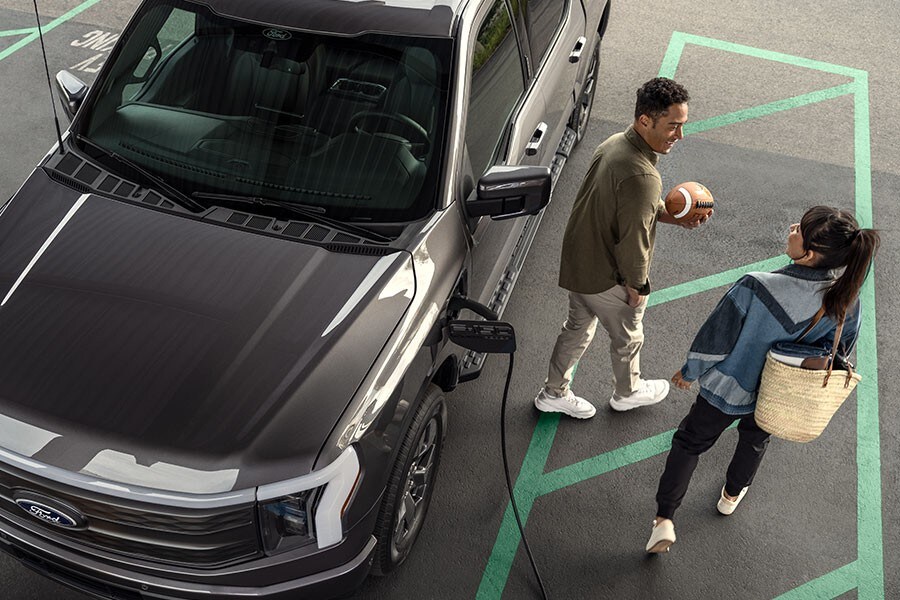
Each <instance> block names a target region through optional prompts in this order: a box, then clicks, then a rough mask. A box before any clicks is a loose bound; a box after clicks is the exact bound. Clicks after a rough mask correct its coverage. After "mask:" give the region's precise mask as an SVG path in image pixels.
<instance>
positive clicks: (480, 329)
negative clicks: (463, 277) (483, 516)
mask: <svg viewBox="0 0 900 600" xmlns="http://www.w3.org/2000/svg"><path fill="white" fill-rule="evenodd" d="M456 303H457V306H463V307H464V308H469V309H471V310H474V311H475V312H476V313H478V314H481V315H482V316H485V312H484V311H487V312H489V313H490V312H491V311H490V309H488V308H487V307H486V306H483V305H480V304H478V303H477V302H474V301H473V300H469V299H458V300H456ZM474 305H477V306H474ZM479 309H483V311H482V310H479ZM495 319H496V317H495ZM447 330H448V336H449V338H450V341H451V342H453V343H454V344H457V345H459V346H462V347H463V348H466V349H467V350H474V351H475V352H488V353H492V354H509V371H508V372H507V374H506V384H505V385H504V387H503V401H502V402H501V404H500V447H501V450H502V453H503V471H504V473H505V475H506V490H507V491H508V492H509V501H510V504H512V509H513V515H514V516H515V518H516V525H518V526H519V533H520V534H521V536H522V545H523V546H525V553H526V554H527V555H528V560H529V561H530V562H531V568H532V569H533V570H534V576H535V577H536V578H537V582H538V585H539V586H540V588H541V596H542V597H543V599H544V600H548V598H549V596H548V595H547V589H546V588H545V587H544V581H543V580H542V579H541V574H540V573H539V572H538V568H537V563H535V561H534V556H533V555H532V554H531V548H530V547H529V546H528V540H527V539H526V537H525V527H524V526H523V525H522V519H521V518H520V517H519V507H518V506H516V497H515V493H514V492H513V485H512V478H511V477H510V475H509V460H508V458H507V456H506V401H507V399H508V398H509V384H510V381H511V380H512V373H513V365H514V364H515V363H514V360H513V358H514V357H515V351H516V332H515V330H514V329H513V326H512V325H510V324H509V323H504V322H502V321H497V320H492V321H463V320H454V321H450V322H449V323H448V324H447Z"/></svg>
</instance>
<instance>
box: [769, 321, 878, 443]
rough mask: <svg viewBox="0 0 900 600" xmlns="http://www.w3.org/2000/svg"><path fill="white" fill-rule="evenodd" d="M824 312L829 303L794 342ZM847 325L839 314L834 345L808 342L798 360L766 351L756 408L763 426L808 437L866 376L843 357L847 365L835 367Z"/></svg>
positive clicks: (816, 433) (787, 434)
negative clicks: (823, 347)
mask: <svg viewBox="0 0 900 600" xmlns="http://www.w3.org/2000/svg"><path fill="white" fill-rule="evenodd" d="M824 314H825V308H824V307H823V308H820V309H819V312H817V313H816V315H815V317H813V321H812V323H810V325H809V326H808V327H807V328H806V330H805V331H804V332H803V333H802V334H801V335H800V337H799V338H797V340H796V342H795V344H794V346H796V344H799V342H800V341H801V340H802V339H803V338H804V337H805V336H806V334H807V333H809V331H810V330H811V329H812V328H813V327H815V325H816V323H818V322H819V319H821V318H822V316H823V315H824ZM843 329H844V320H843V319H841V322H840V323H838V326H837V329H836V331H835V332H834V344H832V346H831V348H830V349H827V350H826V351H823V349H822V348H818V350H819V352H818V353H817V352H816V350H817V348H816V347H814V346H808V347H807V348H809V350H810V352H809V353H808V354H806V356H807V358H805V359H803V360H795V361H792V362H794V363H795V364H786V363H785V362H782V361H781V360H778V358H777V357H778V356H779V354H778V353H777V352H774V351H772V350H770V351H769V352H768V354H767V355H766V364H765V366H764V367H763V371H762V381H761V383H760V386H759V392H758V393H757V399H756V412H755V413H754V417H755V418H756V424H757V425H759V428H760V429H762V430H763V431H767V432H769V433H771V434H772V435H774V436H775V437H779V438H782V439H785V440H789V441H792V442H809V441H812V440H814V439H816V438H817V437H819V435H820V434H821V433H822V431H823V430H824V429H825V426H826V425H828V422H829V421H831V417H832V416H833V415H834V413H835V412H836V411H837V409H838V408H840V407H841V404H843V403H844V400H846V399H847V396H849V395H850V392H852V391H853V390H854V389H855V388H856V384H858V383H859V382H860V380H861V379H862V377H860V375H859V374H857V373H855V372H854V371H853V366H852V365H851V364H850V363H849V362H846V361H843V364H842V365H841V366H843V367H845V368H844V369H834V363H835V361H836V360H840V356H837V357H836V349H837V348H838V344H839V343H840V340H841V333H842V331H843ZM816 354H818V356H816ZM798 362H799V363H800V364H799V365H798V364H796V363H798ZM832 375H834V377H832Z"/></svg>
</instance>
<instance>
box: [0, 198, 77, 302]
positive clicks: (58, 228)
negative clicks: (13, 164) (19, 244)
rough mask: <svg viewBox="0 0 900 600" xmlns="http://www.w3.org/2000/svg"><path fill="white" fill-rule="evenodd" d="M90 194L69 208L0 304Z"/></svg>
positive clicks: (8, 296) (7, 298) (10, 294)
mask: <svg viewBox="0 0 900 600" xmlns="http://www.w3.org/2000/svg"><path fill="white" fill-rule="evenodd" d="M88 196H90V194H82V195H81V197H80V198H79V199H78V201H77V202H75V204H74V205H73V206H72V208H70V209H69V212H67V213H66V216H64V217H63V219H62V221H60V222H59V225H57V226H56V229H54V230H53V232H52V233H51V234H50V237H48V238H47V239H46V240H44V243H43V245H41V247H40V248H39V249H38V251H37V254H35V255H34V256H33V257H32V258H31V262H29V263H28V266H26V267H25V270H24V271H22V274H21V275H19V278H18V279H16V282H15V283H14V284H13V286H12V287H11V288H9V292H7V294H6V298H4V299H3V302H0V306H3V305H4V304H6V301H7V300H9V298H10V296H12V295H13V292H15V291H16V288H18V287H19V284H20V283H22V280H23V279H25V276H26V275H28V272H29V271H31V268H32V267H33V266H34V265H35V263H37V261H38V259H39V258H40V257H41V255H42V254H43V253H44V252H46V251H47V248H49V247H50V244H52V243H53V240H54V239H56V236H58V235H59V232H60V231H62V230H63V227H65V226H66V223H68V222H69V219H71V218H72V217H73V216H75V213H76V212H78V209H79V208H81V205H82V204H84V201H85V200H87V199H88Z"/></svg>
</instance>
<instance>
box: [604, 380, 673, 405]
mask: <svg viewBox="0 0 900 600" xmlns="http://www.w3.org/2000/svg"><path fill="white" fill-rule="evenodd" d="M668 394H669V382H668V381H667V380H665V379H650V380H647V379H642V380H641V387H639V388H638V389H637V391H635V392H632V393H631V394H629V395H628V396H620V395H618V394H613V395H612V398H610V399H609V406H610V407H611V408H612V409H613V410H618V411H624V410H631V409H632V408H637V407H638V406H647V405H648V404H656V403H657V402H660V401H661V400H662V399H663V398H665V397H666V396H667V395H668Z"/></svg>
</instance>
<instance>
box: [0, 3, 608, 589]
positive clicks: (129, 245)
mask: <svg viewBox="0 0 900 600" xmlns="http://www.w3.org/2000/svg"><path fill="white" fill-rule="evenodd" d="M609 11H610V5H609V3H608V2H604V1H602V0H408V1H403V0H385V1H379V2H357V1H353V0H257V1H254V2H247V1H246V0H202V1H199V0H197V1H194V0H145V1H144V2H143V3H142V4H141V5H140V7H139V8H138V9H137V11H136V13H135V14H134V15H133V17H132V18H131V20H130V22H129V23H128V25H127V27H126V28H125V30H124V32H123V34H122V36H121V38H120V39H119V41H118V42H117V44H116V46H115V48H114V49H113V50H112V52H111V55H110V59H109V60H108V61H107V62H106V64H105V65H104V67H103V69H102V70H101V71H100V73H99V74H98V76H97V79H96V81H95V82H93V84H92V85H91V86H87V85H86V84H84V83H83V82H81V81H80V80H78V79H77V78H76V77H75V76H74V75H72V74H70V73H68V72H66V71H63V72H60V73H59V74H58V75H57V77H56V84H57V86H58V89H59V95H60V101H61V103H62V105H63V108H64V110H65V112H66V113H67V114H68V116H69V117H70V119H71V123H70V125H69V127H68V128H67V129H66V131H65V133H64V134H63V135H62V136H61V138H60V140H59V143H57V144H56V145H55V146H54V147H53V148H52V149H51V150H50V151H49V152H48V153H47V155H46V156H45V157H44V158H43V159H42V160H41V161H40V163H39V164H38V165H37V167H36V168H35V170H34V171H33V172H32V173H31V175H30V176H29V177H28V178H27V180H26V181H25V182H24V183H23V184H22V186H21V188H20V189H19V190H18V191H17V192H16V193H15V194H14V195H13V196H12V197H11V198H10V199H9V200H7V201H6V202H5V203H4V204H3V205H2V207H0V332H2V334H0V550H4V551H6V552H8V553H10V554H11V555H12V556H14V557H16V558H17V559H19V560H20V561H22V562H23V563H25V564H26V565H27V566H30V567H32V568H34V569H36V570H38V571H39V572H41V573H43V574H44V575H46V576H48V577H51V578H53V579H55V580H57V581H59V582H60V583H62V584H64V585H67V586H71V587H74V588H77V589H79V590H81V591H83V592H85V593H88V594H90V595H93V596H96V597H101V598H125V599H135V600H137V599H142V598H148V599H149V598H154V599H199V598H204V599H229V598H251V597H252V598H267V599H276V598H277V599H282V598H299V597H303V598H307V597H329V596H333V595H338V594H346V593H352V591H353V590H354V589H356V588H357V587H358V586H359V585H360V583H361V582H362V580H363V579H364V578H365V577H366V576H367V575H368V574H369V573H370V572H372V573H375V574H386V573H389V572H391V571H392V570H394V569H396V568H397V567H399V566H400V565H401V564H402V563H403V561H404V559H405V558H406V557H407V556H408V554H409V552H410V550H411V548H412V546H413V543H414V542H415V540H416V537H417V535H418V533H419V531H420V530H421V528H422V526H423V523H424V521H425V516H426V512H427V509H428V505H429V501H430V499H431V497H432V490H433V489H434V482H435V477H436V476H437V472H438V468H439V464H440V459H441V449H442V445H443V443H444V437H445V433H446V431H447V419H448V407H447V402H446V401H445V394H446V393H447V392H448V391H450V390H453V389H454V388H455V387H456V386H457V385H458V384H460V383H462V382H464V381H467V380H470V379H472V378H474V377H476V376H477V375H478V374H479V373H480V371H481V368H482V366H483V362H484V355H482V354H479V353H477V352H472V351H468V352H467V351H465V350H464V349H462V348H461V347H460V346H458V345H456V344H454V343H452V342H450V341H449V336H448V332H447V330H448V327H447V324H448V323H449V322H451V321H452V320H453V319H456V318H458V317H459V316H460V314H462V313H467V311H470V310H471V309H475V311H476V312H477V313H478V314H481V315H482V316H487V317H492V316H493V317H497V316H499V315H501V314H502V312H503V309H504V307H505V306H506V303H507V302H508V299H509V297H510V293H511V291H512V289H513V287H514V285H515V283H516V278H517V276H518V274H519V271H520V269H521V267H522V264H523V261H524V259H525V255H526V253H527V251H528V248H529V246H530V245H531V241H532V239H533V237H534V235H535V231H536V230H537V227H538V225H539V223H540V219H541V215H542V214H543V210H544V208H545V207H546V206H547V204H548V202H549V201H550V196H551V190H552V186H553V182H554V181H555V179H556V177H557V175H558V173H559V170H560V168H562V166H563V164H564V162H565V159H566V156H567V155H568V153H569V151H570V150H571V148H572V147H573V145H574V144H576V143H577V142H578V141H579V140H580V139H581V138H582V137H583V136H584V132H585V129H586V127H587V123H588V118H589V116H590V111H591V106H592V103H593V99H594V95H595V89H596V86H597V85H598V79H597V78H598V69H599V62H600V61H599V56H600V41H601V38H602V36H603V32H604V31H605V28H606V26H607V22H608V19H609ZM3 151H6V152H10V151H13V149H11V148H8V147H7V148H3ZM475 526H476V525H475V524H473V527H475Z"/></svg>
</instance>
